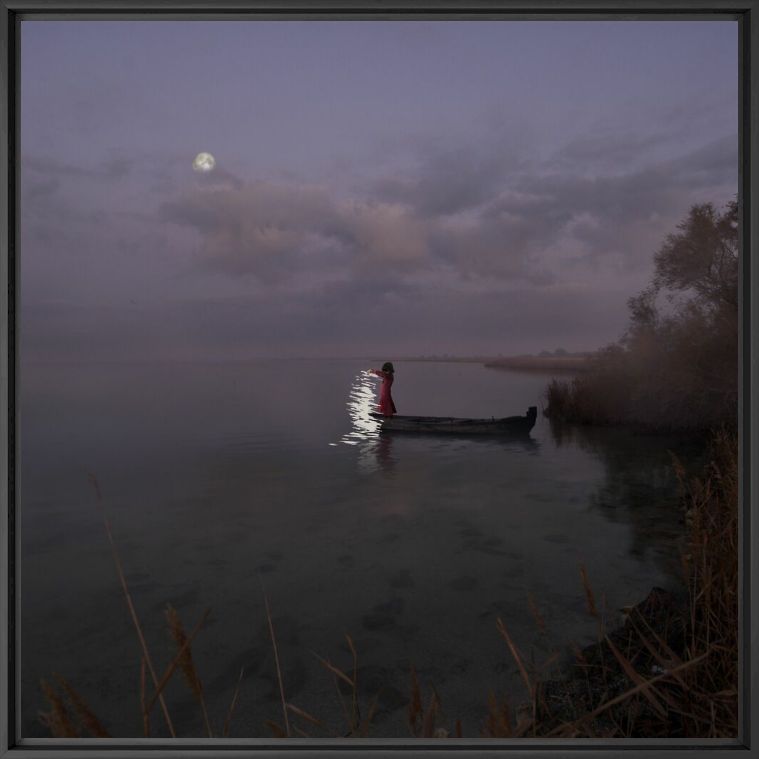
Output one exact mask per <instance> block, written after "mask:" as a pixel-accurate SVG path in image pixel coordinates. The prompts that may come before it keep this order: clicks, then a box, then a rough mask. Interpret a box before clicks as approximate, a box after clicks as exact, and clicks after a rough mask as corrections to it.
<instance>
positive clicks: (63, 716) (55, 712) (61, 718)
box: [39, 679, 79, 738]
mask: <svg viewBox="0 0 759 759" xmlns="http://www.w3.org/2000/svg"><path fill="white" fill-rule="evenodd" d="M40 687H41V688H42V693H43V695H44V696H45V700H46V701H47V702H48V704H49V705H50V711H49V712H40V713H39V719H40V721H41V722H42V724H43V725H45V727H47V729H48V730H50V734H51V735H52V736H53V737H54V738H78V737H79V731H78V730H77V729H76V727H75V726H74V723H73V722H72V721H71V716H70V715H69V713H68V710H67V709H66V705H65V704H64V703H63V699H62V698H61V697H60V696H59V695H58V693H56V691H55V689H54V688H53V686H52V685H50V683H49V682H48V681H47V680H44V679H43V680H41V681H40Z"/></svg>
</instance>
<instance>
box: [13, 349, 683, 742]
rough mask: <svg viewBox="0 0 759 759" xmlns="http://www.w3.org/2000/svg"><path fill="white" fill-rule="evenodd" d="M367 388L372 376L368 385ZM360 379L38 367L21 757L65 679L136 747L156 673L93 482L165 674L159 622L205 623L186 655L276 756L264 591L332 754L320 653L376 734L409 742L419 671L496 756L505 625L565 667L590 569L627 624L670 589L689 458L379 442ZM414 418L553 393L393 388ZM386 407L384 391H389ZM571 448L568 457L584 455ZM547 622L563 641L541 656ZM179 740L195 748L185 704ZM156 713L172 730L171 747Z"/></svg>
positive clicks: (435, 378) (297, 697)
mask: <svg viewBox="0 0 759 759" xmlns="http://www.w3.org/2000/svg"><path fill="white" fill-rule="evenodd" d="M369 365H371V364H369ZM366 368H368V367H367V362H362V361H357V360H343V361H317V360H313V361H261V362H253V363H248V364H242V363H238V364H213V365H212V364H205V365H201V364H181V363H163V364H153V365H149V364H146V365H140V366H127V365H122V366H114V365H105V364H101V365H95V364H93V365H88V366H82V365H59V366H53V365H48V366H47V367H46V369H45V372H44V374H43V373H41V372H40V371H39V369H38V368H36V367H31V366H25V367H23V372H22V379H23V388H24V392H23V395H22V403H21V421H22V427H21V440H22V456H21V467H20V476H21V482H20V485H21V508H20V509H19V521H20V530H21V567H20V594H21V595H20V597H21V634H22V641H23V645H22V647H21V677H22V701H23V709H22V719H23V726H24V730H23V732H24V734H25V735H39V736H42V735H44V734H45V730H44V728H43V727H42V726H41V725H40V724H39V722H38V721H37V720H36V716H37V712H38V710H39V709H40V708H42V706H43V704H42V702H41V701H40V698H41V695H40V691H39V680H40V678H41V677H45V678H49V677H51V676H52V673H53V672H60V673H61V674H63V675H64V676H65V677H66V678H67V679H69V680H70V681H71V682H72V684H74V685H75V687H76V688H77V689H78V690H79V691H80V692H81V693H82V695H83V696H84V697H85V698H86V699H87V700H88V701H89V702H90V703H91V704H92V705H93V707H96V712H97V713H98V715H99V716H101V718H102V719H103V720H104V721H105V722H106V724H107V726H108V727H109V729H111V730H112V731H113V734H115V735H134V736H136V735H139V734H140V731H141V729H142V725H141V720H140V719H139V712H138V709H139V707H138V699H139V690H138V683H139V667H140V657H141V652H140V649H139V645H138V642H137V639H136V636H135V633H134V630H133V627H132V623H131V620H130V618H129V615H128V612H127V608H126V604H125V601H124V598H123V595H122V591H121V588H120V586H119V582H118V577H117V575H116V571H115V568H114V565H113V559H112V556H111V553H110V549H109V546H108V542H107V537H106V533H105V530H104V527H103V522H102V515H101V513H100V511H99V509H98V507H97V502H96V498H95V493H94V490H93V488H92V486H91V485H90V483H89V481H88V475H89V474H90V473H93V474H95V475H96V476H97V478H98V481H99V484H100V488H101V490H102V493H103V498H104V506H105V509H106V513H107V515H108V518H109V520H110V522H111V526H112V530H113V534H114V537H115V540H116V543H117V546H118V550H119V552H120V555H121V558H122V562H123V565H124V570H125V573H126V577H127V581H128V583H129V587H130V591H131V594H132V597H133V600H134V603H135V607H136V609H137V611H138V614H139V615H140V619H141V621H142V624H143V626H144V628H145V634H146V637H147V640H148V643H149V646H150V649H151V653H152V656H153V657H154V658H155V660H156V667H157V668H158V669H163V667H165V666H166V665H167V664H168V661H169V658H170V647H169V639H168V637H167V634H166V630H165V620H164V615H163V611H164V609H165V607H166V604H167V603H171V604H173V605H174V606H175V607H176V608H177V610H178V611H179V613H180V615H181V618H182V619H183V621H184V623H185V625H186V627H187V628H188V629H190V628H191V627H192V626H193V625H194V624H195V623H196V621H197V620H198V619H199V618H200V615H201V614H202V612H203V610H204V609H205V608H207V607H210V608H211V609H212V612H211V622H210V624H209V625H208V626H207V627H206V628H205V629H204V630H202V631H201V633H200V634H199V637H198V639H197V642H196V644H194V646H193V655H194V658H195V661H196V663H197V666H198V668H199V672H200V674H201V677H202V678H203V682H204V687H205V692H206V695H207V698H208V701H209V708H210V710H211V718H212V721H214V723H215V724H216V725H220V724H221V723H222V722H223V719H224V717H225V715H226V710H227V708H228V704H229V701H230V700H231V697H232V691H233V689H234V685H235V683H236V680H237V677H238V675H239V672H240V668H241V667H242V666H244V667H245V672H246V674H245V677H244V679H243V683H242V686H241V694H240V709H239V712H238V716H237V718H236V720H235V723H234V727H233V731H232V735H238V736H250V735H259V736H263V735H266V734H267V731H266V729H265V728H264V726H263V722H264V720H265V719H277V718H278V715H279V711H278V710H279V701H278V699H279V695H278V691H277V689H276V685H275V670H274V665H273V661H272V658H271V649H270V643H269V638H268V632H267V628H266V617H265V612H264V608H263V597H262V590H261V581H263V583H264V586H265V589H266V593H267V594H268V596H269V599H270V603H271V605H272V609H273V614H274V623H275V627H276V630H277V635H278V643H279V647H280V658H281V661H282V666H283V671H284V681H285V686H286V688H287V694H288V698H289V699H290V700H292V702H293V703H295V704H297V705H299V706H301V707H302V708H306V709H308V710H309V711H313V712H314V713H316V714H317V715H318V716H320V717H323V718H324V719H326V720H327V722H328V723H329V724H331V725H334V726H335V729H339V724H337V722H339V720H340V719H341V716H340V712H339V710H338V708H337V707H336V704H335V705H333V704H332V702H331V701H328V699H327V698H326V697H325V694H326V693H331V691H332V689H333V687H334V684H333V683H332V682H331V679H330V677H329V676H328V674H327V673H326V672H325V671H324V669H323V667H321V665H320V664H319V662H318V661H317V660H316V659H315V658H314V657H313V654H312V653H311V652H312V651H316V652H317V653H319V654H320V655H321V656H324V657H327V658H330V659H331V660H332V661H335V663H337V664H338V666H343V667H348V666H349V665H350V660H349V655H348V653H347V652H346V650H345V638H344V635H345V634H346V633H348V634H350V635H351V636H352V638H353V640H354V641H355V644H356V647H357V650H358V654H359V666H360V671H359V679H360V681H361V683H362V686H361V687H362V694H363V693H366V694H367V696H369V695H371V696H374V695H375V694H376V692H378V691H380V688H382V692H381V695H380V707H381V708H380V712H379V714H378V715H377V718H376V728H375V731H374V732H373V735H397V736H401V737H402V736H404V735H406V734H407V733H406V730H407V728H406V726H405V719H406V717H405V714H406V712H405V708H404V705H405V704H406V703H407V702H406V699H407V698H408V693H409V690H408V683H409V666H410V664H413V665H414V666H415V667H416V669H417V670H418V672H419V674H420V677H421V678H422V681H423V682H424V683H426V684H427V686H429V685H434V686H435V687H436V688H437V689H438V692H439V694H440V696H441V699H442V702H443V705H444V708H445V710H446V714H450V715H452V717H453V718H455V717H461V719H462V720H463V722H464V726H465V730H466V731H467V734H470V735H471V734H477V732H478V730H479V720H480V719H481V718H482V716H483V713H484V712H483V710H484V706H485V699H486V697H487V693H488V691H489V690H490V689H494V690H496V691H497V692H498V693H501V694H511V695H512V696H513V697H514V699H515V702H518V701H519V699H521V698H522V697H523V693H522V690H521V689H522V684H521V681H520V679H519V675H518V672H517V671H516V669H515V667H514V666H513V662H512V660H511V659H510V656H509V654H508V651H507V649H506V648H505V644H504V642H503V640H502V639H501V638H500V636H499V635H498V632H497V630H496V627H495V621H496V618H497V617H498V616H500V617H501V618H502V619H503V620H504V622H505V623H506V624H507V626H508V629H509V630H510V633H511V634H512V636H513V637H514V639H515V641H516V642H517V645H519V646H520V647H522V648H523V650H524V652H525V653H529V652H530V651H533V653H534V655H535V656H536V657H537V658H541V657H542V658H546V657H547V656H548V654H549V652H550V651H551V650H553V649H554V648H558V649H559V650H561V651H566V646H568V645H569V643H570V642H572V641H576V642H578V643H580V644H585V643H588V642H591V641H592V640H593V639H594V636H595V635H596V633H597V622H596V620H595V619H594V618H592V617H590V616H589V615H588V614H587V611H586V610H585V596H584V591H583V588H582V584H581V582H580V575H579V565H580V563H584V564H585V565H586V567H587V571H588V575H589V577H590V580H591V583H592V584H593V587H594V589H595V592H596V594H597V599H599V601H598V602H599V603H603V602H604V601H602V600H601V599H605V604H606V607H607V613H608V618H609V620H610V621H611V622H615V621H618V620H619V619H620V618H621V617H620V615H619V612H618V610H619V609H620V608H621V607H622V606H624V605H627V604H630V603H635V602H637V601H639V600H642V598H643V597H644V596H645V595H646V594H647V592H648V591H649V590H650V588H651V587H652V586H653V585H662V586H664V587H668V588H673V589H677V588H678V583H679V578H678V574H677V567H678V563H679V562H678V558H677V556H678V553H677V547H678V545H679V543H678V541H679V539H680V535H681V532H682V525H681V523H680V516H681V515H680V513H679V509H678V508H677V505H676V490H675V484H674V481H673V478H672V474H671V470H670V468H669V461H670V459H669V453H668V451H669V450H670V449H674V450H681V448H678V446H679V445H680V444H678V443H677V441H672V440H668V439H660V438H653V439H645V440H641V439H640V438H639V437H634V436H631V435H630V434H629V433H625V432H623V431H614V430H597V431H595V432H593V431H585V432H583V431H582V430H580V431H577V432H575V433H574V434H572V433H567V432H565V433H564V437H561V436H558V437H557V434H558V433H556V432H552V431H551V429H550V428H549V426H548V424H547V421H546V420H545V419H544V418H542V417H539V419H538V423H537V425H536V427H535V428H534V430H533V432H532V433H531V435H530V437H529V438H528V439H505V440H481V439H479V440H478V439H476V438H450V439H449V438H445V437H443V438H440V437H434V436H433V437H427V436H419V437H415V436H411V437H404V436H389V435H388V436H385V435H382V436H379V435H377V434H376V432H375V431H374V430H373V429H372V425H371V422H369V421H368V419H367V417H366V414H367V413H368V411H369V410H370V409H371V408H372V407H373V398H374V394H373V393H369V392H367V390H368V389H369V388H367V387H366V382H367V380H366V377H365V375H364V374H363V370H365V369H366ZM396 372H397V379H396V384H395V388H394V391H395V392H394V395H395V399H396V404H397V405H398V407H399V410H400V411H402V412H407V413H422V414H424V413H430V414H435V413H437V414H440V413H443V414H445V413H449V414H458V415H475V416H492V415H494V414H495V415H511V414H518V413H524V411H525V410H526V407H527V406H528V405H532V404H536V403H539V402H540V394H541V392H542V389H543V387H544V386H545V382H546V381H547V379H548V378H547V377H544V376H535V375H524V374H514V373H511V372H503V371H500V370H491V369H486V368H484V367H482V366H481V365H479V364H459V363H447V364H446V363H406V362H398V363H396ZM371 389H372V390H376V383H375V384H374V387H372V388H371ZM567 435H568V436H567ZM530 596H531V597H532V598H533V600H534V602H535V603H536V604H537V607H538V609H539V611H540V613H541V615H542V616H543V617H544V618H545V620H546V625H547V633H546V635H545V636H541V635H538V634H537V632H536V623H535V621H534V619H533V617H532V615H531V613H530V611H529V598H530ZM169 702H170V704H171V705H172V715H173V718H174V720H175V722H176V723H177V729H178V731H179V732H180V733H181V734H183V735H200V734H201V733H202V730H201V725H202V722H201V721H200V714H199V712H198V711H197V708H196V706H195V704H194V702H193V700H192V698H191V697H190V696H189V695H188V694H187V693H186V692H185V691H184V689H183V686H182V684H181V682H180V681H177V683H176V684H175V687H172V689H171V690H170V693H169ZM158 717H159V715H158V713H157V712H156V714H155V715H154V720H153V722H154V729H155V730H156V731H159V734H160V731H161V730H162V726H161V723H160V720H159V718H158Z"/></svg>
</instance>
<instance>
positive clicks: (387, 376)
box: [372, 369, 396, 416]
mask: <svg viewBox="0 0 759 759" xmlns="http://www.w3.org/2000/svg"><path fill="white" fill-rule="evenodd" d="M372 371H373V372H374V373H375V374H376V375H377V376H378V377H382V386H381V387H380V398H379V408H378V411H379V412H380V414H382V415H383V416H392V415H393V414H395V413H396V411H395V404H394V403H393V396H392V395H390V388H391V387H392V385H393V372H383V371H382V370H381V369H372Z"/></svg>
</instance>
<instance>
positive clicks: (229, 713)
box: [221, 667, 245, 738]
mask: <svg viewBox="0 0 759 759" xmlns="http://www.w3.org/2000/svg"><path fill="white" fill-rule="evenodd" d="M244 674H245V667H240V675H239V677H238V678H237V685H235V690H234V693H233V694H232V701H231V703H230V704H229V709H228V710H227V716H226V718H225V719H224V727H223V728H222V731H221V737H222V738H228V737H229V728H230V726H231V724H232V715H233V714H234V712H235V706H237V697H238V695H239V694H240V683H242V678H243V675H244Z"/></svg>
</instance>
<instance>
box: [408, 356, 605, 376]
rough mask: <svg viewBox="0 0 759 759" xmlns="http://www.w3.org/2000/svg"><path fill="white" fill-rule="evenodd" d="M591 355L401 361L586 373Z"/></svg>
mask: <svg viewBox="0 0 759 759" xmlns="http://www.w3.org/2000/svg"><path fill="white" fill-rule="evenodd" d="M592 355H593V354H591V353H570V354H566V355H558V356H556V355H549V356H533V355H522V356H497V357H496V356H413V357H407V358H403V359H398V360H399V361H406V362H431V363H469V364H483V365H484V366H486V367H488V368H489V369H510V370H512V371H521V372H541V373H544V372H567V373H576V372H582V371H586V370H587V368H588V364H589V359H590V357H591V356H592Z"/></svg>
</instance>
